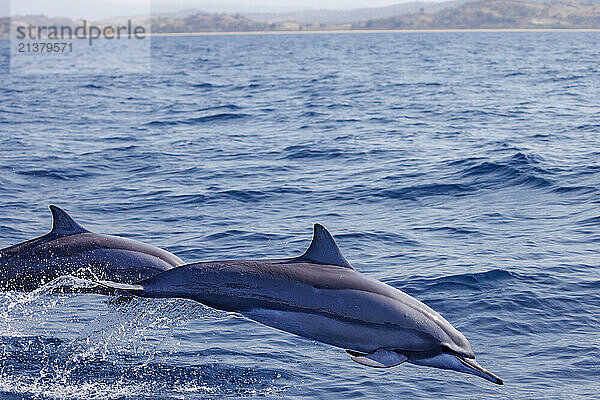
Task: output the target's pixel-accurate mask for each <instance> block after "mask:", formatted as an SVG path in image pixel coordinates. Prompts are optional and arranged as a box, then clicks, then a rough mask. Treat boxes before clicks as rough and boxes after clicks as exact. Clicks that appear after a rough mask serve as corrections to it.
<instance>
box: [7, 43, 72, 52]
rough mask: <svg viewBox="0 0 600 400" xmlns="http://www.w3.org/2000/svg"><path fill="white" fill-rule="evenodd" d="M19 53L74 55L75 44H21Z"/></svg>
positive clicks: (18, 49)
mask: <svg viewBox="0 0 600 400" xmlns="http://www.w3.org/2000/svg"><path fill="white" fill-rule="evenodd" d="M17 52H19V53H72V52H73V43H66V42H62V43H61V42H59V43H47V42H35V43H19V44H18V46H17Z"/></svg>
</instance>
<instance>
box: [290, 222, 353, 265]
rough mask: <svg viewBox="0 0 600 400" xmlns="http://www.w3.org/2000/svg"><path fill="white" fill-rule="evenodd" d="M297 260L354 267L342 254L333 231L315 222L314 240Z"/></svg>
mask: <svg viewBox="0 0 600 400" xmlns="http://www.w3.org/2000/svg"><path fill="white" fill-rule="evenodd" d="M297 260H301V261H310V262H313V263H317V264H325V265H337V266H338V267H344V268H350V269H354V268H353V267H352V265H350V263H349V262H348V260H346V257H344V255H343V254H342V251H341V250H340V248H339V247H338V245H337V244H336V243H335V240H334V239H333V236H331V233H329V232H328V231H327V229H325V227H324V226H323V225H320V224H315V232H314V235H313V239H312V242H311V243H310V246H309V247H308V250H306V251H305V252H304V254H302V255H301V256H300V257H298V258H297Z"/></svg>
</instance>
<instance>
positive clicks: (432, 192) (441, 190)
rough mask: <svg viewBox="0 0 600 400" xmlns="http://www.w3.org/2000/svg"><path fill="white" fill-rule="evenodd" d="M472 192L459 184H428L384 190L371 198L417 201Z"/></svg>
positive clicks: (468, 187) (471, 189)
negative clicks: (424, 198)
mask: <svg viewBox="0 0 600 400" xmlns="http://www.w3.org/2000/svg"><path fill="white" fill-rule="evenodd" d="M473 192H474V189H473V188H472V187H471V186H469V185H464V184H460V183H430V184H424V185H415V186H409V187H404V188H399V189H385V190H380V191H378V192H375V193H374V194H373V196H375V197H384V198H389V199H400V200H417V199H419V198H422V197H431V196H466V195H468V194H471V193H473Z"/></svg>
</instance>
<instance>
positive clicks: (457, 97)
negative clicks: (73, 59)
mask: <svg viewBox="0 0 600 400" xmlns="http://www.w3.org/2000/svg"><path fill="white" fill-rule="evenodd" d="M599 42H600V33H598V32H495V33H492V32H465V33H373V34H311V35H296V34H290V35H241V36H197V37H158V38H154V39H153V40H152V72H151V73H128V72H123V71H120V70H119V65H118V64H116V65H115V64H112V65H111V67H113V68H112V69H108V70H107V69H106V68H105V69H98V70H97V71H95V70H94V69H93V68H92V69H90V70H87V71H84V72H82V73H80V74H77V73H68V74H66V73H30V74H21V73H18V72H14V73H12V74H8V73H6V71H5V72H4V73H2V75H1V76H0V204H1V208H0V248H2V247H7V246H9V245H12V244H15V243H18V242H21V241H24V240H27V239H30V238H33V237H36V236H40V235H42V234H44V233H46V232H48V231H49V230H50V226H51V216H50V213H49V211H48V209H47V206H48V205H49V204H56V205H59V206H60V207H63V208H64V209H65V210H67V211H68V212H70V213H71V214H72V215H73V217H75V218H76V219H77V220H78V221H79V222H80V223H81V224H82V225H84V226H85V227H86V228H88V229H90V230H92V231H94V232H99V233H107V234H117V235H121V236H125V237H129V238H134V239H137V240H141V241H143V242H146V243H149V244H152V245H155V246H159V247H163V248H165V249H167V250H169V251H171V252H173V253H175V254H177V255H178V256H179V257H181V258H182V259H183V260H185V261H187V262H195V261H203V260H204V261H207V260H215V259H236V258H267V257H269V258H276V257H287V256H295V255H299V254H301V253H302V252H303V251H304V250H305V248H306V247H307V246H308V244H309V242H310V239H311V236H312V224H313V223H316V222H318V223H321V224H323V225H325V226H326V227H327V228H328V229H329V230H330V231H331V232H332V233H333V235H334V236H335V237H336V239H337V242H338V244H339V246H340V248H341V249H342V251H343V252H344V254H345V256H346V258H347V259H348V260H349V261H350V262H351V263H352V264H353V265H354V266H355V267H356V269H358V270H359V271H361V272H362V273H364V274H365V275H367V276H369V277H372V278H376V279H379V280H381V281H383V282H386V283H388V284H390V285H392V286H394V287H396V288H398V289H400V290H403V291H405V292H406V293H408V294H410V295H412V296H414V297H416V298H417V299H419V300H421V301H423V302H425V303H427V304H428V305H430V306H431V307H433V308H434V309H435V310H437V311H439V312H440V313H441V314H442V315H443V316H444V317H445V318H446V319H447V320H448V321H449V322H450V323H452V324H453V325H454V326H455V327H456V328H457V329H459V330H460V331H461V332H462V333H464V335H465V336H466V337H467V338H468V339H469V341H470V343H471V345H472V347H473V349H474V351H475V353H476V354H477V359H478V361H479V362H480V363H481V364H482V365H483V366H485V367H486V368H488V369H490V370H491V371H493V372H495V373H496V374H498V375H499V376H500V377H501V378H503V379H504V381H505V385H504V386H496V385H493V384H491V383H490V382H487V381H485V380H483V379H481V378H478V377H475V376H471V375H466V374H459V373H457V372H452V371H443V370H439V369H433V368H426V367H417V366H414V365H402V366H398V367H396V368H391V369H386V370H376V369H371V368H367V367H363V366H361V365H358V364H355V363H354V362H352V361H351V360H350V358H349V357H348V355H347V354H346V353H345V352H344V351H343V350H342V349H338V348H334V347H331V346H327V345H324V344H321V343H317V342H313V341H311V340H307V339H303V338H300V337H297V336H294V335H291V334H287V333H284V332H280V331H277V330H275V329H272V328H268V327H265V326H262V325H259V324H257V323H254V322H252V321H249V320H246V319H244V318H242V317H239V316H236V315H234V314H227V313H224V312H219V311H214V310H210V309H208V308H205V307H203V306H201V305H199V304H198V303H195V302H192V301H186V300H177V299H173V300H164V299H152V300H150V299H137V300H134V301H132V302H129V303H127V302H125V303H123V302H119V301H115V299H114V298H110V297H104V296H99V295H90V294H77V295H75V294H53V293H52V292H53V289H54V288H55V287H57V286H60V285H61V284H63V283H64V282H65V281H69V279H70V278H68V277H65V278H60V279H59V281H57V282H52V283H50V284H48V285H46V286H45V287H42V288H40V289H38V290H37V291H36V292H33V293H17V292H4V293H0V398H2V399H7V400H16V399H204V398H222V397H245V398H260V397H266V398H303V399H313V398H326V399H338V398H339V399H350V398H360V399H382V398H410V399H479V398H485V399H516V398H519V399H542V398H543V399H563V398H570V399H590V398H594V397H596V398H598V393H600V381H599V379H598V377H599V376H600V108H599V104H600V64H599V63H598V60H600V46H598V43H599ZM0 46H2V49H3V50H2V51H3V53H0V57H2V58H3V60H4V63H5V64H6V62H7V58H6V56H7V47H8V42H7V41H0ZM90 51H97V52H98V51H102V45H101V43H100V42H99V43H98V44H94V46H91V47H90ZM117 59H118V57H117Z"/></svg>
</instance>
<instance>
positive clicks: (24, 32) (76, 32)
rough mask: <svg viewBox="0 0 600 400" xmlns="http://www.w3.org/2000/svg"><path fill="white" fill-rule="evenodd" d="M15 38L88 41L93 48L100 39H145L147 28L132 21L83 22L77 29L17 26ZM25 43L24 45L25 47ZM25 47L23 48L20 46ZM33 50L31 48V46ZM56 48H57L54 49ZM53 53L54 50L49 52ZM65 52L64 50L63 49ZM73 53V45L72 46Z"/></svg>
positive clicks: (65, 26)
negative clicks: (111, 22)
mask: <svg viewBox="0 0 600 400" xmlns="http://www.w3.org/2000/svg"><path fill="white" fill-rule="evenodd" d="M15 29H16V34H15V37H16V39H17V40H19V41H24V40H44V39H46V40H66V39H69V40H71V39H87V41H88V44H89V45H90V46H91V45H92V43H93V41H94V40H98V39H101V38H103V39H107V40H112V39H121V38H127V39H138V40H140V39H145V38H146V28H145V27H144V26H142V25H135V26H134V24H133V23H132V22H131V20H128V21H127V24H124V25H104V26H99V25H93V24H88V22H87V21H86V20H83V21H82V23H81V24H80V25H77V26H75V27H73V26H69V25H61V26H45V25H41V26H36V25H33V24H29V25H27V26H25V25H17V26H16V28H15ZM24 44H25V43H23V45H24ZM19 47H23V46H19ZM29 47H30V48H31V46H29ZM54 48H55V47H54ZM42 51H43V50H42ZM48 51H52V50H48ZM63 51H64V49H63ZM71 51H72V44H71Z"/></svg>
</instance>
